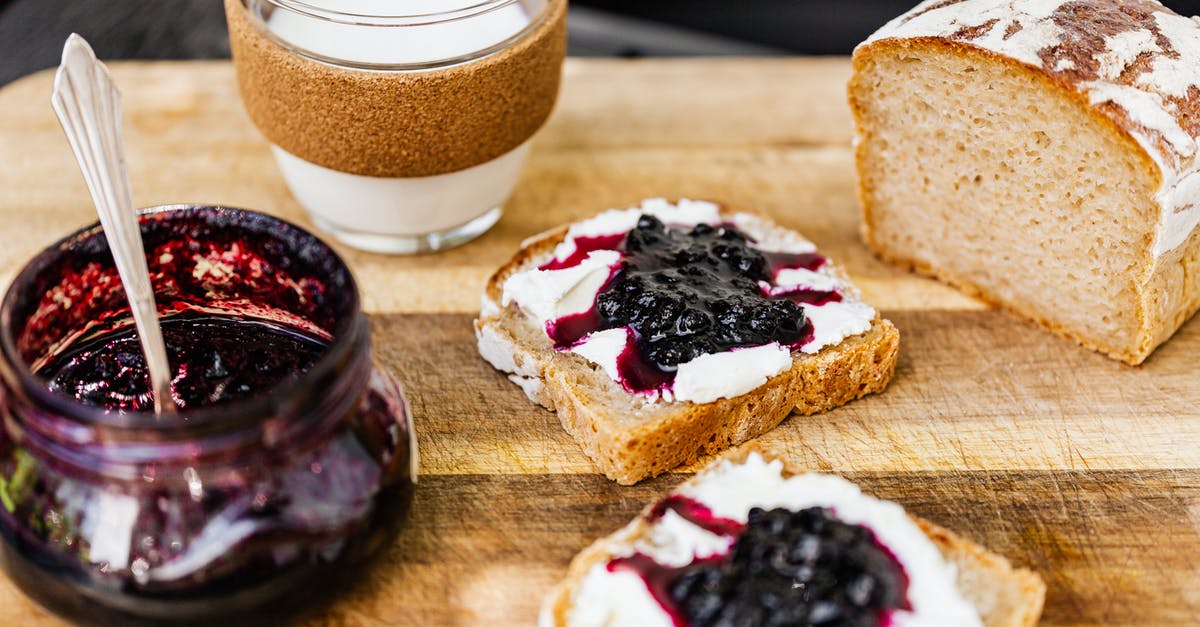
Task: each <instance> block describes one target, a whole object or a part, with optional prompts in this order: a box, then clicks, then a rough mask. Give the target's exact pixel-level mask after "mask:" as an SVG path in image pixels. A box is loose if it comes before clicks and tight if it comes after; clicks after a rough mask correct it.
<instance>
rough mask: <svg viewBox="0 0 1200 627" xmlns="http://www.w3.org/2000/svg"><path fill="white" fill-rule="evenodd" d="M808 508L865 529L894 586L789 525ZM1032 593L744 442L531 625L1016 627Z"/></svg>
mask: <svg viewBox="0 0 1200 627" xmlns="http://www.w3.org/2000/svg"><path fill="white" fill-rule="evenodd" d="M755 507H757V508H761V509H762V510H764V512H765V511H767V510H772V509H774V510H775V511H773V512H769V513H765V515H764V512H760V513H758V514H756V513H754V512H753V511H752V508H755ZM814 507H817V508H823V509H825V510H826V511H828V512H830V513H831V515H832V518H833V519H835V520H837V521H838V522H841V523H845V524H851V525H857V526H861V527H862V528H865V529H866V530H867V531H868V532H870V535H868V536H867V537H866V541H867V542H868V543H869V544H877V545H878V546H881V547H882V551H883V552H884V553H885V554H887V555H890V556H891V558H892V559H894V560H895V561H896V562H897V563H898V564H899V566H900V571H901V572H903V573H904V576H903V577H901V578H895V577H892V578H889V575H888V573H889V567H888V565H887V563H886V562H887V561H888V560H887V559H884V560H880V559H878V554H876V556H874V557H872V556H871V555H870V553H871V551H870V550H869V549H868V550H867V551H863V548H862V545H861V544H859V545H858V546H857V547H855V546H847V544H851V545H852V544H853V543H854V542H855V541H854V540H848V539H847V537H846V534H844V531H845V530H843V529H831V528H830V527H835V526H837V525H834V524H830V523H829V522H828V518H826V519H825V521H823V523H822V522H821V521H815V520H814V518H816V517H817V516H814V514H813V512H811V510H810V511H808V512H804V513H798V512H800V510H805V509H808V508H814ZM776 508H782V509H784V510H787V511H786V512H782V513H781V512H780V511H779V510H778V509H776ZM806 516H807V518H806ZM789 519H790V524H788V523H789ZM755 520H758V521H759V522H758V524H757V525H756V524H755V523H754V521H755ZM747 527H750V528H749V529H748V528H747ZM755 527H757V528H755ZM764 531H765V533H764ZM859 533H861V532H859ZM752 534H756V535H754V537H751V538H750V539H749V540H747V539H746V538H747V536H752ZM817 538H820V539H819V540H818V539H817ZM859 541H861V538H860V540H859ZM871 541H873V542H871ZM777 549H782V550H777ZM846 555H852V557H841V556H846ZM880 562H883V563H880ZM864 564H870V565H871V566H870V567H864V566H863V565H864ZM893 568H894V567H893ZM713 571H716V572H713ZM898 579H903V582H899V581H898ZM864 580H865V581H864ZM903 588H907V589H906V590H905V589H903ZM1045 591H1046V587H1045V584H1044V583H1042V580H1041V578H1040V577H1038V576H1037V574H1035V573H1033V572H1031V571H1028V570H1025V569H1018V568H1013V567H1012V565H1010V564H1009V563H1008V561H1007V560H1005V559H1004V558H1003V557H1000V556H998V555H995V554H993V553H991V552H989V551H988V550H987V549H985V548H983V547H981V546H979V545H977V544H975V543H973V542H971V541H969V540H966V539H964V538H962V537H960V536H958V535H955V534H954V533H951V532H949V531H947V530H945V529H942V528H941V527H938V526H937V525H934V524H933V523H930V522H926V521H923V520H920V519H915V518H909V517H908V516H907V515H905V513H904V511H903V509H901V508H900V507H899V506H898V505H896V504H894V503H889V502H887V501H880V500H878V499H874V498H871V497H869V496H866V495H864V494H862V493H861V492H860V491H859V490H858V489H857V488H856V487H855V486H854V485H853V484H850V483H849V482H846V481H844V480H842V479H839V478H837V477H832V476H827V475H814V474H804V473H802V472H800V471H798V470H797V469H795V468H792V467H789V466H788V465H787V464H786V463H785V462H784V461H783V460H782V459H780V458H779V457H778V456H777V455H776V454H775V453H773V452H771V451H769V450H766V449H763V448H761V447H759V446H757V445H756V444H753V443H752V444H750V445H747V446H746V447H743V448H742V449H739V450H736V451H733V452H731V453H730V454H728V455H726V456H725V457H724V458H722V459H719V460H718V461H717V462H715V463H714V464H712V465H710V466H708V467H707V468H706V469H704V470H702V471H701V472H700V473H699V474H698V475H696V476H695V477H694V478H692V479H691V480H689V481H687V482H686V483H684V484H683V485H681V486H679V487H678V488H676V489H675V491H674V492H672V494H671V495H669V496H667V497H666V498H664V499H663V500H661V501H659V502H658V503H656V504H654V505H651V506H649V507H647V508H646V509H645V510H644V511H643V512H642V514H641V516H639V517H638V518H636V519H634V520H633V522H631V523H630V524H629V525H627V526H626V527H624V528H623V529H621V530H619V531H617V532H615V533H613V534H612V535H610V536H608V537H606V538H603V539H601V540H599V541H597V542H596V543H594V544H592V546H590V547H589V548H587V549H585V550H584V551H583V552H581V553H580V554H579V555H578V556H576V557H575V559H574V560H573V561H572V562H571V566H570V568H569V571H568V573H567V577H566V580H565V581H564V582H563V583H562V584H561V585H559V586H557V587H556V588H555V589H554V590H553V591H552V592H551V593H550V594H549V596H548V597H547V599H546V602H545V604H544V605H543V608H542V613H541V617H540V625H541V627H599V626H601V625H605V626H608V625H638V626H639V627H653V626H655V625H664V626H666V625H696V624H700V625H750V624H753V625H763V624H778V625H785V624H787V625H790V624H802V625H803V624H897V625H930V626H935V625H936V626H938V627H968V626H971V625H985V626H986V627H1027V626H1031V625H1035V624H1037V621H1038V617H1039V616H1040V615H1041V611H1042V604H1043V601H1044V598H1045ZM793 594H794V596H792V595H793ZM889 600H890V601H889ZM904 606H907V609H896V608H899V607H904ZM760 612H761V613H760ZM834 612H840V614H834V615H833V617H832V618H831V613H834ZM851 612H857V615H855V616H850V615H848V614H849V613H851ZM818 615H819V616H818ZM767 616H769V617H770V619H771V621H768V620H766V618H767ZM821 618H823V619H824V620H820V619H821ZM856 618H857V619H860V620H862V621H863V622H858V621H856V620H854V619H856ZM838 619H840V620H838Z"/></svg>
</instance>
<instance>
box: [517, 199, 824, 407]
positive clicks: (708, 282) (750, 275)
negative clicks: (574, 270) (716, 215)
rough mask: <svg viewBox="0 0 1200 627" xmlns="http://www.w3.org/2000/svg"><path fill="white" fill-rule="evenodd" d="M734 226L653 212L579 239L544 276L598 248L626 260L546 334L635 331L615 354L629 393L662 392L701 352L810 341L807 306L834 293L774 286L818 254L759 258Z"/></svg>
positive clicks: (560, 340) (815, 261) (566, 336)
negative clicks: (679, 223) (679, 220)
mask: <svg viewBox="0 0 1200 627" xmlns="http://www.w3.org/2000/svg"><path fill="white" fill-rule="evenodd" d="M752 244H753V242H752V241H751V240H750V239H749V238H748V237H747V236H746V235H745V234H744V233H742V232H741V231H740V230H738V229H737V228H736V227H734V226H732V225H728V224H720V225H710V224H698V225H696V226H694V227H691V228H680V227H671V226H667V225H665V224H663V222H662V221H661V220H659V219H658V218H656V217H654V216H652V215H649V214H647V215H643V216H641V218H640V219H639V220H638V223H637V226H636V227H635V228H634V229H633V230H631V231H630V232H629V233H627V234H624V235H623V236H622V235H610V236H597V237H587V238H578V239H577V240H575V246H576V248H575V250H574V252H573V253H572V254H571V255H570V256H569V257H567V258H566V259H562V260H557V259H555V260H551V261H550V262H549V263H547V264H545V265H543V266H542V268H541V269H561V268H564V267H571V266H572V265H576V264H578V263H579V262H581V261H582V260H583V259H584V258H586V256H587V254H588V253H590V252H592V251H594V250H601V249H616V250H619V251H621V252H622V253H623V255H624V258H623V260H622V262H621V266H620V268H619V269H618V270H617V271H616V272H615V273H614V275H613V276H612V277H611V278H610V279H609V281H608V282H607V283H606V284H605V285H604V286H603V287H602V288H601V289H600V291H599V293H598V294H597V296H596V302H595V306H594V307H593V309H592V310H590V311H587V312H584V313H581V314H576V315H573V316H567V317H565V318H561V319H558V320H554V321H551V322H550V323H549V324H548V325H547V332H548V333H549V335H550V337H551V338H552V339H553V340H554V342H555V346H556V347H558V348H560V349H565V348H569V347H571V346H573V345H574V344H576V343H578V342H579V341H580V340H581V339H583V338H584V337H586V336H587V335H588V334H590V333H593V332H596V331H601V330H605V329H615V328H621V327H627V328H629V329H631V330H632V331H633V333H632V337H631V341H630V343H629V346H628V347H627V349H626V350H625V351H624V352H623V353H622V354H621V355H620V356H619V357H618V361H617V367H618V371H619V372H620V374H621V375H622V377H621V382H622V384H623V385H624V386H625V387H626V389H629V390H630V391H639V392H640V391H650V390H656V389H665V388H668V387H669V386H670V385H671V383H672V381H673V380H674V377H675V372H676V371H677V369H678V367H679V365H680V364H683V363H686V362H689V361H691V360H693V359H695V358H696V357H699V356H700V355H703V354H711V353H721V352H725V351H728V350H731V349H735V348H742V347H751V346H761V345H763V344H769V343H771V342H778V343H779V344H781V345H784V346H789V347H792V348H799V347H801V346H803V345H804V344H805V343H806V342H808V341H809V340H811V338H812V336H813V333H812V325H811V323H809V322H808V321H807V320H806V318H805V313H804V308H803V307H802V306H801V304H802V303H804V304H812V305H822V304H825V303H829V302H836V301H840V300H841V295H840V294H838V293H837V292H823V291H821V292H818V291H812V290H808V289H805V288H794V289H790V290H780V291H778V293H775V294H771V293H770V291H771V290H764V287H763V286H764V285H767V286H769V285H771V284H772V283H773V281H774V280H775V277H776V276H777V275H778V273H779V272H780V271H782V270H785V269H805V270H814V271H815V270H817V269H819V268H820V267H821V266H822V265H824V263H825V259H824V257H822V256H820V255H818V254H816V253H803V254H792V253H777V252H775V253H764V252H762V251H760V250H758V249H757V248H755V247H754V246H753V245H752Z"/></svg>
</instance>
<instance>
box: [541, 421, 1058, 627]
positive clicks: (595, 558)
mask: <svg viewBox="0 0 1200 627" xmlns="http://www.w3.org/2000/svg"><path fill="white" fill-rule="evenodd" d="M751 453H757V454H758V455H761V456H763V457H764V458H765V459H766V460H767V461H772V460H780V461H781V462H782V463H783V476H784V477H791V476H793V475H799V474H804V471H803V470H801V469H797V468H795V467H793V466H791V465H789V464H788V462H787V460H786V459H783V458H781V457H780V456H779V455H777V454H776V453H774V452H773V451H771V450H769V449H765V448H764V447H762V446H760V445H759V444H758V443H756V442H752V443H750V444H747V445H745V446H743V447H741V448H739V449H737V450H734V451H730V452H729V453H727V454H726V455H725V456H723V457H721V458H720V459H718V460H717V461H716V462H714V463H713V464H711V465H709V466H708V467H706V468H705V469H704V470H701V471H700V473H699V474H697V475H696V476H695V477H693V478H692V479H690V480H688V481H687V482H685V483H684V484H683V485H682V486H680V487H678V488H676V490H675V492H676V493H677V492H679V491H680V490H682V489H685V488H686V487H687V486H690V485H695V484H697V483H698V482H700V481H702V480H703V479H704V477H705V474H706V473H710V472H712V471H713V469H714V468H716V467H717V465H718V464H720V463H722V462H724V461H729V462H731V463H735V464H741V463H744V462H745V461H746V459H747V457H749V456H750V454H751ZM652 509H653V504H651V505H649V506H647V507H646V509H644V510H643V511H642V514H641V515H640V516H639V517H638V518H635V519H634V520H633V521H632V522H630V523H629V524H628V525H626V526H625V527H623V528H622V529H620V530H619V531H617V532H615V533H613V534H612V535H610V536H607V537H605V538H602V539H600V540H598V541H596V542H594V543H593V544H592V545H591V546H589V547H588V548H586V549H584V550H583V551H582V552H580V553H579V554H578V555H577V556H576V557H575V559H573V560H572V561H571V565H570V567H569V568H568V572H567V577H566V580H565V581H563V582H562V583H561V584H559V585H558V586H556V587H555V588H554V589H553V590H552V591H551V592H550V594H549V595H548V596H547V597H546V601H545V603H544V604H543V606H542V612H541V617H540V621H539V624H540V626H541V627H567V625H568V624H569V623H568V615H569V613H570V611H571V609H572V606H573V603H574V601H575V599H576V598H577V596H576V592H577V591H578V589H579V587H580V584H581V582H582V581H583V580H584V577H585V576H586V575H587V574H588V572H589V571H590V570H591V569H592V567H593V566H595V565H597V564H602V563H607V562H608V561H610V560H612V559H613V558H614V557H620V556H623V555H627V554H628V548H627V547H629V546H631V545H632V544H634V543H635V542H636V541H637V540H638V539H639V538H642V537H644V536H646V534H648V533H649V532H650V529H651V525H650V524H649V522H648V518H650V516H651V511H652ZM910 518H911V519H912V520H913V522H915V523H916V524H917V526H918V527H919V528H920V530H921V531H922V532H924V533H925V535H926V536H928V538H929V539H930V540H931V541H932V542H933V544H934V545H935V546H936V547H937V549H938V551H939V552H940V553H941V555H942V558H943V559H944V560H945V561H946V562H948V563H949V564H952V565H953V566H954V567H955V571H956V582H955V583H956V587H957V588H958V590H959V592H960V593H961V594H962V596H963V597H964V598H965V599H966V600H967V601H968V602H969V603H971V604H972V605H973V606H974V607H975V609H976V610H977V611H978V612H979V616H980V618H981V619H982V622H983V624H984V625H985V626H986V627H1026V626H1031V625H1036V624H1037V621H1038V618H1039V617H1040V616H1041V613H1042V605H1043V603H1044V601H1045V595H1046V585H1045V583H1043V581H1042V579H1041V577H1039V576H1038V575H1037V574H1036V573H1034V572H1032V571H1030V570H1026V569H1023V568H1014V567H1013V566H1012V565H1011V564H1010V563H1009V562H1008V560H1006V559H1005V558H1003V557H1001V556H999V555H996V554H995V553H992V552H990V551H988V550H987V549H985V548H984V547H981V546H979V545H978V544H975V543H974V542H971V541H970V540H967V539H965V538H963V537H961V536H958V535H956V534H954V533H952V532H950V531H948V530H946V529H943V528H941V527H939V526H937V525H935V524H933V523H931V522H928V521H926V520H922V519H919V518H914V517H910Z"/></svg>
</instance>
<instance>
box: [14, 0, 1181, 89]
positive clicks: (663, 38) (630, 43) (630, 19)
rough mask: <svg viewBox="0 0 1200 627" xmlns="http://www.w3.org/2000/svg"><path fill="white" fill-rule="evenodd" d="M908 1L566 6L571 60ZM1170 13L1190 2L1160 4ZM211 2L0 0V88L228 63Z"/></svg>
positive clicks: (780, 33)
mask: <svg viewBox="0 0 1200 627" xmlns="http://www.w3.org/2000/svg"><path fill="white" fill-rule="evenodd" d="M916 2H917V0H571V21H570V29H571V40H570V53H571V54H573V55H604V56H607V55H615V56H628V57H636V56H663V55H700V54H706V55H773V54H848V53H849V52H850V50H851V49H852V48H853V46H854V44H856V43H858V42H859V41H861V40H863V39H864V38H865V37H866V36H867V35H868V34H870V33H871V32H872V31H874V30H875V29H876V28H878V27H879V26H880V25H882V24H883V23H884V22H886V21H887V20H888V19H890V18H892V17H894V16H896V15H899V14H900V13H902V12H904V11H905V10H906V9H908V8H910V7H912V6H913V5H915V4H916ZM1166 4H1167V5H1168V6H1171V7H1172V8H1174V9H1175V10H1176V11H1179V12H1180V13H1187V14H1195V13H1196V12H1197V11H1200V2H1197V0H1167V1H1166ZM222 7H223V3H222V2H221V0H0V85H3V84H5V83H8V82H10V81H12V80H14V79H17V78H20V77H21V76H24V75H25V74H28V73H30V72H33V71H36V70H40V69H44V68H48V67H53V66H54V65H56V64H57V63H58V56H59V51H60V50H61V48H62V43H63V41H64V40H65V39H66V37H67V35H69V34H70V33H71V32H78V33H80V34H81V35H83V36H84V37H86V38H87V39H88V40H89V41H90V42H91V43H92V45H93V46H94V47H95V48H96V51H97V53H98V54H99V55H100V56H101V57H103V58H106V59H193V58H200V59H205V58H220V57H226V56H228V55H229V42H228V41H227V39H226V35H225V17H224V11H223V8H222Z"/></svg>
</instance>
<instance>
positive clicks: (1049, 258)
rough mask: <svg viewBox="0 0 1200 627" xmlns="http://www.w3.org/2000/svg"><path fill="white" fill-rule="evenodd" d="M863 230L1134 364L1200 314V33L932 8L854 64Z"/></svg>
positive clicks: (1180, 20) (1112, 16)
mask: <svg viewBox="0 0 1200 627" xmlns="http://www.w3.org/2000/svg"><path fill="white" fill-rule="evenodd" d="M853 66H854V75H853V78H852V79H851V81H850V85H849V100H850V105H851V108H852V109H853V112H854V117H855V120H856V124H857V129H858V137H857V149H856V150H857V164H858V173H859V195H860V199H861V204H862V208H863V216H864V220H863V236H864V238H865V240H866V242H867V244H868V245H869V246H870V247H871V248H872V249H874V250H875V251H876V252H877V253H878V254H879V255H880V256H881V257H883V258H885V259H887V260H890V261H892V262H894V263H897V264H900V265H903V266H907V267H910V268H914V269H916V270H918V271H920V272H923V273H926V274H931V275H933V276H935V277H938V278H940V279H942V280H944V281H946V282H948V283H950V284H953V285H956V286H958V287H960V288H961V289H963V290H965V291H967V292H969V293H971V294H974V295H977V296H980V297H982V298H983V299H985V300H987V301H990V302H992V303H995V304H998V305H1000V306H1002V307H1004V308H1006V309H1009V310H1011V311H1013V312H1015V313H1017V314H1019V315H1020V316H1022V317H1025V318H1027V319H1029V320H1031V321H1034V322H1036V323H1038V324H1040V325H1042V326H1043V327H1045V328H1047V329H1049V330H1051V331H1054V332H1056V333H1058V334H1060V335H1063V336H1066V337H1068V338H1071V339H1074V340H1076V341H1078V342H1080V343H1082V344H1084V345H1085V346H1088V347H1090V348H1092V349H1095V350H1098V351H1100V352H1102V353H1104V354H1106V355H1109V356H1111V357H1113V358H1116V359H1120V360H1123V361H1125V362H1128V363H1130V364H1138V363H1141V362H1142V361H1143V360H1145V359H1146V357H1147V356H1148V355H1150V353H1151V352H1152V351H1153V350H1154V349H1155V347H1157V346H1158V345H1159V344H1161V343H1162V342H1164V341H1166V340H1167V339H1168V338H1170V336H1171V335H1172V334H1173V333H1174V332H1175V331H1176V330H1177V329H1178V328H1179V327H1180V325H1182V324H1183V323H1184V322H1185V321H1186V320H1187V319H1188V318H1190V317H1191V316H1192V315H1193V314H1194V313H1195V312H1196V310H1197V309H1198V308H1200V231H1197V229H1196V226H1197V223H1200V161H1197V154H1198V148H1200V145H1198V142H1197V138H1200V122H1198V120H1200V23H1198V21H1197V20H1195V19H1188V18H1184V17H1180V16H1178V15H1176V14H1174V13H1172V12H1171V11H1169V10H1168V9H1165V8H1163V7H1162V5H1160V4H1159V3H1158V2H1155V1H1153V0H1122V1H1120V2H1098V1H1088V2H1068V1H1065V0H1047V1H1046V2H1016V3H1014V2H1010V1H1009V0H949V1H947V0H929V1H927V2H923V3H921V4H920V5H919V6H917V7H916V8H914V9H913V10H911V11H909V12H908V13H906V14H904V15H902V16H900V17H899V18H897V19H896V20H894V21H892V22H891V23H889V24H888V25H886V26H884V27H883V28H882V29H880V31H879V32H877V33H875V34H874V35H873V36H872V37H871V38H870V39H869V40H868V41H867V42H865V43H863V44H862V45H860V46H859V47H858V48H857V49H856V50H855V53H854V60H853Z"/></svg>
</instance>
